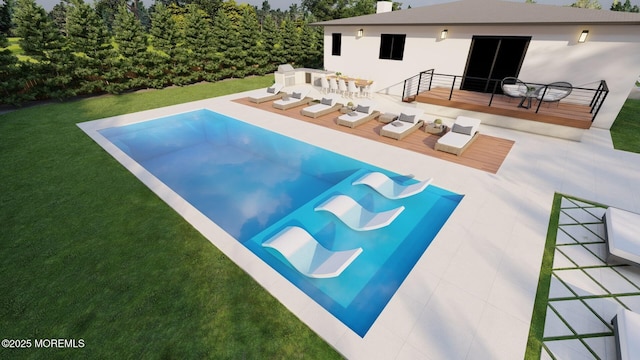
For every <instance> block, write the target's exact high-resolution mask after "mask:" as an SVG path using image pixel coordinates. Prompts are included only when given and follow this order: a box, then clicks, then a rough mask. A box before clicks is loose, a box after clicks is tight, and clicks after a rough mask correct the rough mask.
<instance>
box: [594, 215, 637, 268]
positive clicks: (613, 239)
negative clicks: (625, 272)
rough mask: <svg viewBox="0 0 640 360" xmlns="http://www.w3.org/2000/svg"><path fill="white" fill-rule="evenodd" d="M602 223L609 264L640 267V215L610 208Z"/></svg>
mask: <svg viewBox="0 0 640 360" xmlns="http://www.w3.org/2000/svg"><path fill="white" fill-rule="evenodd" d="M602 221H604V225H605V226H604V229H605V240H606V242H607V263H612V264H629V265H636V266H640V236H638V234H640V214H636V213H632V212H629V211H625V210H621V209H617V208H614V207H609V208H607V210H606V211H605V213H604V215H603V216H602Z"/></svg>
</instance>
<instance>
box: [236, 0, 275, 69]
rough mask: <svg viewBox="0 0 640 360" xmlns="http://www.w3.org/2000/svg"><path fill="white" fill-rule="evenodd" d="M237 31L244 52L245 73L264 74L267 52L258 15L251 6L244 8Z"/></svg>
mask: <svg viewBox="0 0 640 360" xmlns="http://www.w3.org/2000/svg"><path fill="white" fill-rule="evenodd" d="M239 31H240V39H241V41H242V49H243V50H244V52H245V54H246V58H245V61H246V63H247V75H264V74H265V73H266V69H265V65H266V64H267V60H268V54H267V51H266V49H265V41H264V39H263V36H262V32H260V24H259V23H258V17H257V15H256V13H255V10H254V9H253V8H245V9H244V12H243V14H242V22H241V24H240V29H239Z"/></svg>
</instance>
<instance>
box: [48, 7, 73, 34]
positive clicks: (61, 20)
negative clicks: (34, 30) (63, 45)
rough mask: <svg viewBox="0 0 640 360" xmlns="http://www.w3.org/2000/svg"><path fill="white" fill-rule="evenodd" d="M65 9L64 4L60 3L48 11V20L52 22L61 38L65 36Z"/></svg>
mask: <svg viewBox="0 0 640 360" xmlns="http://www.w3.org/2000/svg"><path fill="white" fill-rule="evenodd" d="M67 9H68V6H67V5H66V3H64V2H62V1H61V2H59V3H58V4H56V5H54V6H53V9H51V11H49V19H51V21H53V23H54V24H55V26H56V28H57V29H58V31H59V32H60V34H62V36H66V35H67V29H66V28H67Z"/></svg>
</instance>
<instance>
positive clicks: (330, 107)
mask: <svg viewBox="0 0 640 360" xmlns="http://www.w3.org/2000/svg"><path fill="white" fill-rule="evenodd" d="M338 98H339V96H337V95H335V94H328V95H325V96H323V97H322V99H320V103H318V104H314V105H311V106H307V107H305V108H304V109H302V110H300V114H302V115H304V116H308V117H312V118H314V119H315V118H317V117H319V116H323V115H327V114H329V113H332V112H334V111H338V110H340V109H341V108H342V106H343V105H342V101H340V102H339V100H338Z"/></svg>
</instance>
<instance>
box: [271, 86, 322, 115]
mask: <svg viewBox="0 0 640 360" xmlns="http://www.w3.org/2000/svg"><path fill="white" fill-rule="evenodd" d="M307 94H309V89H308V88H300V89H293V90H291V91H290V92H287V93H286V95H283V96H282V98H281V99H279V100H276V101H274V102H273V104H272V106H273V107H274V108H276V109H280V110H288V109H291V108H294V107H296V106H300V105H305V104H308V103H310V102H311V101H312V100H313V99H312V98H310V97H307Z"/></svg>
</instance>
